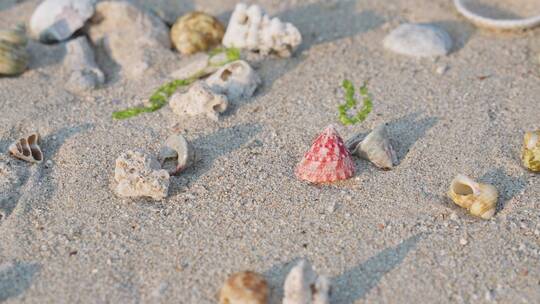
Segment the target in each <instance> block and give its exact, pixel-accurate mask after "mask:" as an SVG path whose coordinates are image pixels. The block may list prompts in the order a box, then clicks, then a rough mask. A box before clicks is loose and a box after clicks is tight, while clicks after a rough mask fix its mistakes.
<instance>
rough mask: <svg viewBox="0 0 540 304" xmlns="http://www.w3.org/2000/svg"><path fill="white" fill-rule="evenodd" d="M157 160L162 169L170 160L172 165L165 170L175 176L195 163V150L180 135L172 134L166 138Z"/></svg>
mask: <svg viewBox="0 0 540 304" xmlns="http://www.w3.org/2000/svg"><path fill="white" fill-rule="evenodd" d="M158 160H159V161H160V163H161V166H162V167H164V166H165V165H166V162H167V161H168V160H172V161H173V163H174V165H173V167H172V168H170V169H166V170H167V171H168V172H169V174H171V175H174V174H177V173H179V172H181V171H183V170H185V169H186V168H188V167H190V166H191V165H193V164H194V163H195V161H196V153H195V149H194V148H193V146H192V145H191V143H190V142H189V141H188V140H187V139H186V138H185V137H184V136H182V135H181V134H173V135H171V136H169V138H167V140H166V141H165V144H164V145H163V146H162V147H161V150H160V151H159V156H158Z"/></svg>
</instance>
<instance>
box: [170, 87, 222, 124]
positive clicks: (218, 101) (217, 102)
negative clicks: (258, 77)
mask: <svg viewBox="0 0 540 304" xmlns="http://www.w3.org/2000/svg"><path fill="white" fill-rule="evenodd" d="M170 105H171V108H172V110H173V112H174V113H176V114H177V115H180V116H183V115H188V116H196V115H206V116H207V117H208V118H210V119H212V120H216V121H217V120H218V118H219V114H220V113H223V112H225V110H227V106H228V105H229V102H228V100H227V96H225V95H222V94H216V93H214V91H212V89H210V87H208V85H207V84H206V83H205V82H204V81H197V82H195V83H194V84H193V85H192V86H191V87H190V88H189V89H188V90H187V92H179V93H175V94H174V95H173V96H172V97H171V100H170Z"/></svg>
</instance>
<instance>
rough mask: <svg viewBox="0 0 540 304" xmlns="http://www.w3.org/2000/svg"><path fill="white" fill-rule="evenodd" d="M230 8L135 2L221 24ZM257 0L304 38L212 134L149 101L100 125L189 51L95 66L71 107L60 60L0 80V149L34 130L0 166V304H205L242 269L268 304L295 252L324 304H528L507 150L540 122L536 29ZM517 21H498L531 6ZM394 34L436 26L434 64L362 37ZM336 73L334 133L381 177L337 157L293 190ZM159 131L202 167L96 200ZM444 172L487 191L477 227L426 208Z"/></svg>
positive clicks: (536, 223)
mask: <svg viewBox="0 0 540 304" xmlns="http://www.w3.org/2000/svg"><path fill="white" fill-rule="evenodd" d="M520 1H521V2H522V3H525V4H524V6H521V7H525V5H528V7H533V5H531V3H535V0H520ZM141 2H143V1H142V0H141ZM496 2H497V3H502V4H504V3H505V2H509V1H502V0H498V1H496ZM37 3H38V1H16V0H3V1H2V3H0V27H8V26H10V25H12V24H14V23H16V22H24V21H25V20H28V18H29V16H30V15H31V13H32V11H33V9H34V8H35V6H36V5H37ZM234 3H235V1H231V0H227V1H213V0H206V1H194V2H191V1H176V0H175V1H155V3H150V2H147V3H146V5H149V6H152V7H158V8H159V7H165V8H167V9H170V10H169V11H168V12H169V13H171V12H172V13H173V14H174V13H175V12H176V13H177V14H179V13H181V12H185V11H187V10H191V9H201V10H205V11H207V12H209V13H212V14H215V15H217V16H219V18H220V19H221V20H223V21H226V20H227V18H228V16H229V15H230V12H231V10H232V8H233V7H234ZM259 3H260V4H262V5H263V6H264V7H265V8H267V10H268V11H269V12H271V13H272V14H275V15H279V16H280V17H282V18H283V19H284V20H287V21H291V22H293V23H294V24H296V25H297V26H298V27H299V29H300V31H301V32H302V34H303V36H304V40H305V41H304V43H303V45H302V46H301V48H300V50H299V51H298V52H297V54H296V55H295V56H294V57H293V58H290V59H276V58H271V59H267V60H265V61H263V62H261V63H260V64H257V66H256V67H257V69H258V72H259V73H260V75H261V77H262V79H263V80H264V85H263V86H262V87H261V88H260V89H259V90H258V91H257V93H256V95H255V97H254V98H252V99H251V100H249V101H245V102H241V103H237V104H235V105H233V107H232V108H231V109H230V110H229V111H228V112H227V113H226V114H225V115H224V116H223V118H222V120H220V121H219V122H213V121H210V120H208V119H206V118H189V119H180V118H179V117H177V116H175V115H174V114H173V113H172V111H171V109H170V108H168V107H166V108H164V109H162V110H160V111H158V112H156V113H152V114H145V115H141V116H139V117H136V118H133V119H129V120H125V121H113V120H112V119H111V112H112V111H114V110H119V109H123V108H125V107H127V106H133V105H137V104H140V103H141V102H142V101H143V100H144V99H145V98H147V97H148V96H149V95H150V94H151V92H152V90H153V89H154V88H155V87H157V86H159V85H160V84H161V83H163V82H164V81H166V80H167V75H168V74H169V73H170V72H172V71H174V70H175V69H177V68H179V67H181V66H182V65H184V64H185V63H186V62H188V61H189V58H183V57H181V56H179V55H175V56H173V57H174V58H177V60H173V61H172V62H171V61H170V60H168V59H163V61H162V62H159V63H158V64H157V65H156V66H154V67H153V68H152V70H151V71H149V72H148V73H147V74H146V75H145V77H143V79H140V80H126V79H122V78H121V77H119V76H118V73H117V71H115V70H114V68H110V67H104V66H103V62H102V61H100V64H101V65H102V67H103V68H104V70H105V72H106V73H107V77H108V81H107V84H106V85H105V87H103V88H101V89H98V90H95V91H91V92H88V93H81V94H75V93H70V92H68V91H66V90H65V89H64V88H63V87H64V84H65V79H66V77H67V76H68V75H67V74H66V73H65V72H64V69H63V67H62V58H63V55H64V53H65V52H64V50H63V47H62V46H61V45H43V44H39V43H37V42H31V43H30V45H29V49H30V52H31V54H32V61H31V65H30V70H29V71H27V72H26V73H24V74H23V75H21V76H20V77H11V78H1V79H0V108H1V114H0V152H4V153H5V152H6V150H7V147H8V145H9V144H10V143H11V142H12V141H14V140H15V139H16V138H17V137H19V136H22V135H23V134H25V133H26V132H29V131H31V130H38V131H39V132H40V133H41V135H42V137H43V143H42V149H43V151H44V154H45V159H46V160H48V161H50V162H49V163H48V164H47V163H43V164H41V165H29V164H27V163H24V162H21V161H13V163H14V168H17V172H19V173H18V174H19V175H18V176H19V177H20V179H19V180H17V181H16V182H15V183H14V185H13V187H12V189H11V190H10V191H11V192H10V195H9V198H7V199H6V198H5V197H4V198H2V199H3V200H2V199H0V202H1V204H0V212H1V213H2V218H1V219H0V302H5V303H215V302H216V293H217V291H218V289H219V288H220V286H221V284H222V282H223V281H224V280H225V279H226V277H227V276H228V275H229V274H231V273H233V272H236V271H240V270H246V269H249V270H253V271H257V272H260V273H262V274H263V275H265V277H266V278H267V279H268V281H269V284H270V286H271V289H272V299H271V300H272V301H271V302H272V303H279V302H280V298H281V295H282V292H283V290H282V283H283V280H284V277H285V275H286V273H287V271H288V270H289V269H290V268H291V267H292V266H293V265H294V262H295V261H297V260H298V259H299V258H302V257H306V258H308V259H310V260H311V261H312V263H313V264H314V265H315V267H316V269H317V271H318V272H319V273H320V274H325V275H328V276H329V277H330V278H331V281H332V284H333V285H334V292H333V297H332V303H470V302H475V303H489V302H497V303H538V302H539V301H540V175H535V174H533V173H530V172H528V171H526V170H525V169H524V168H523V167H522V166H521V165H520V161H519V155H520V149H521V142H522V136H523V133H524V132H525V131H527V130H532V129H538V128H540V121H539V117H540V106H539V100H538V96H540V86H539V85H538V84H539V80H540V68H539V65H538V62H537V54H538V53H540V29H536V30H533V31H528V32H525V33H514V34H508V33H504V34H500V33H491V32H487V31H485V30H479V29H476V28H475V27H473V26H472V25H470V24H468V23H467V22H466V21H465V20H464V19H463V18H461V17H460V16H458V14H457V13H456V12H455V10H454V9H453V6H452V4H451V2H450V1H443V0H437V1H432V0H392V1H378V0H361V1H360V0H359V1H296V0H288V1H270V0H268V1H259ZM167 5H169V6H167ZM519 8H520V6H515V5H513V6H512V10H513V11H512V12H511V13H512V14H524V15H527V14H529V13H531V10H530V9H528V10H524V11H519ZM536 9H537V6H536ZM536 13H539V11H538V9H537V11H536ZM405 21H411V22H433V23H436V24H438V25H440V26H442V27H443V28H445V29H447V30H448V31H449V32H450V33H451V35H452V37H453V38H454V40H455V41H456V46H455V48H454V49H453V51H452V53H451V54H450V55H449V56H447V57H443V58H439V59H437V60H434V59H421V60H419V59H411V58H407V57H403V56H399V55H395V54H391V53H389V52H388V51H385V50H384V49H383V48H382V43H381V41H382V39H383V38H384V36H385V35H386V34H387V33H388V32H389V31H390V30H391V29H393V28H395V27H396V26H397V25H399V24H400V23H401V22H405ZM441 66H446V67H447V68H448V69H447V71H446V72H445V73H443V74H442V75H440V74H438V73H437V72H436V71H437V69H438V68H440V67H441ZM344 78H349V79H351V80H352V81H353V82H354V83H356V84H361V83H362V82H364V81H366V80H369V90H370V92H371V94H372V95H373V100H374V110H373V112H372V114H371V115H370V116H369V117H368V119H367V120H366V121H365V122H363V123H362V124H360V125H357V126H353V127H343V126H339V128H338V131H339V132H340V133H341V134H342V135H343V136H344V137H347V136H350V135H352V134H354V133H355V132H360V131H362V132H366V131H368V130H370V129H371V128H373V127H375V126H377V125H378V124H381V123H388V130H389V133H390V135H391V136H392V138H393V140H394V141H395V148H396V149H397V154H398V158H399V165H398V166H397V167H396V168H395V169H394V170H392V171H381V170H379V169H377V168H375V167H374V166H372V165H370V164H369V163H367V162H366V161H362V160H357V161H356V165H357V175H356V177H355V178H353V179H351V180H348V181H345V182H342V183H338V184H335V185H331V186H312V185H308V184H306V183H304V182H301V181H298V180H297V179H296V178H295V177H294V175H293V168H294V166H295V164H296V163H297V162H298V161H299V159H300V158H301V156H302V153H303V152H305V151H306V150H307V149H308V148H309V145H310V144H311V141H312V140H313V139H314V138H315V137H316V136H317V134H318V132H320V131H321V130H322V129H323V128H324V127H326V126H327V125H328V124H330V123H338V121H337V119H336V116H337V104H338V103H341V102H342V99H343V98H342V97H343V95H342V93H341V89H340V83H341V81H342V80H343V79H344ZM176 124H179V125H178V126H176V127H181V128H183V129H185V130H186V131H185V132H186V133H185V134H186V137H187V138H188V139H189V140H191V141H192V142H193V145H194V146H195V148H196V149H197V150H198V151H199V152H200V155H201V156H202V160H201V161H200V162H199V163H198V164H197V165H195V166H194V167H192V168H190V169H189V170H187V171H185V172H184V173H183V174H182V175H180V176H178V177H174V178H172V182H171V189H170V195H169V197H168V198H167V199H166V200H165V201H162V202H154V201H151V200H147V199H136V200H130V199H121V198H118V197H117V196H115V195H114V193H113V191H112V186H111V183H112V176H113V169H114V160H115V159H116V157H117V156H118V155H119V154H120V152H121V151H124V150H127V149H136V148H142V149H145V150H147V151H150V152H153V153H155V152H157V151H158V150H159V146H160V144H161V143H162V142H163V141H164V140H165V139H166V138H167V136H168V135H169V134H171V132H173V131H172V129H173V126H175V125H176ZM457 173H465V174H468V175H470V176H471V177H474V178H477V179H479V180H480V181H482V182H488V183H492V184H493V185H495V186H496V187H497V188H498V189H499V192H500V196H501V198H500V201H499V207H498V212H497V214H496V215H495V217H494V218H493V219H491V220H488V221H485V220H480V219H477V218H473V217H471V216H469V215H467V213H466V211H464V210H462V209H460V208H458V207H457V206H455V205H454V204H453V203H452V202H450V201H449V199H447V198H446V197H445V192H446V190H447V187H448V185H449V183H450V181H451V179H452V178H453V177H454V176H455V175H456V174H457Z"/></svg>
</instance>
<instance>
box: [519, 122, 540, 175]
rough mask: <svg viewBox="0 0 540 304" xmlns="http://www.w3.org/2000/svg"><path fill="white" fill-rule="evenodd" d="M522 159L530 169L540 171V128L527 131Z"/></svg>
mask: <svg viewBox="0 0 540 304" xmlns="http://www.w3.org/2000/svg"><path fill="white" fill-rule="evenodd" d="M521 160H522V161H523V165H524V166H525V167H527V168H528V169H529V170H531V171H534V172H540V130H538V131H534V132H527V133H525V137H524V140H523V153H522V154H521Z"/></svg>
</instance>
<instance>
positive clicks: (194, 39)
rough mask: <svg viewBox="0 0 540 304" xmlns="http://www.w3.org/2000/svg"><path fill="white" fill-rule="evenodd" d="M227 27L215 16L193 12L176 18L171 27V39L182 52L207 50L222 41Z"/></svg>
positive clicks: (191, 52) (189, 52)
mask: <svg viewBox="0 0 540 304" xmlns="http://www.w3.org/2000/svg"><path fill="white" fill-rule="evenodd" d="M224 34H225V28H224V27H223V24H221V22H219V20H217V19H216V18H215V17H213V16H210V15H208V14H205V13H202V12H191V13H188V14H186V15H184V16H182V17H180V18H178V20H176V22H175V23H174V25H173V27H172V29H171V41H172V43H173V45H174V47H175V48H176V49H177V50H178V51H179V52H180V53H182V54H193V53H197V52H201V51H207V50H209V49H210V48H212V47H214V46H216V45H218V44H220V43H221V39H223V35H224Z"/></svg>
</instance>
